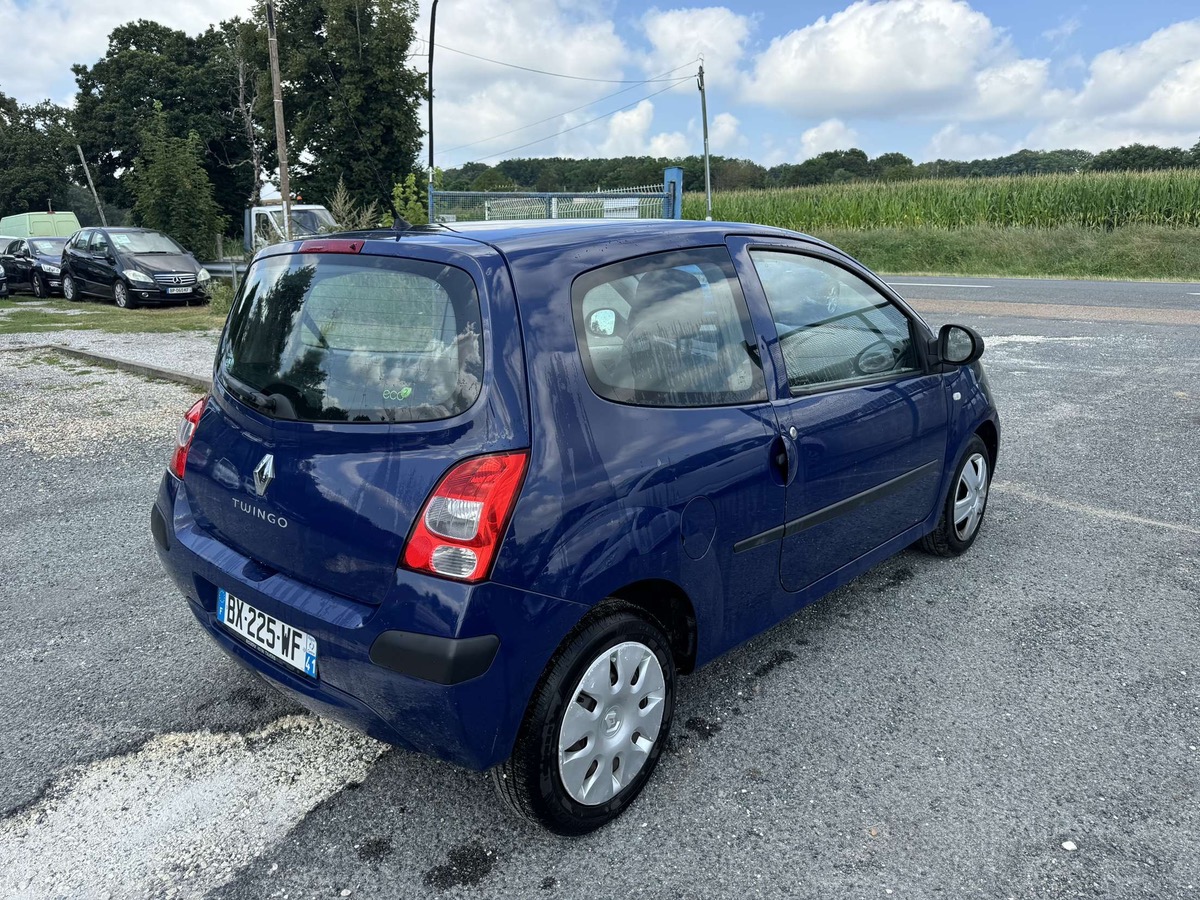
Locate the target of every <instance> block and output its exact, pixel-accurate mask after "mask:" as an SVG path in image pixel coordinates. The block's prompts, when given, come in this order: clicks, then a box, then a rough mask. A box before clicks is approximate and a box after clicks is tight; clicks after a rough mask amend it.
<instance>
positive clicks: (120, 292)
mask: <svg viewBox="0 0 1200 900" xmlns="http://www.w3.org/2000/svg"><path fill="white" fill-rule="evenodd" d="M113 302H114V303H116V304H117V306H119V307H120V308H121V309H133V308H135V307H136V306H137V304H136V303H134V301H133V299H132V298H131V297H130V296H129V288H127V287H126V286H125V282H123V281H117V282H114V283H113Z"/></svg>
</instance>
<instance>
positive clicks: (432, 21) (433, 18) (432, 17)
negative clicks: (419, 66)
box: [428, 0, 438, 224]
mask: <svg viewBox="0 0 1200 900" xmlns="http://www.w3.org/2000/svg"><path fill="white" fill-rule="evenodd" d="M437 5H438V0H433V9H432V11H430V13H429V116H428V119H429V222H430V224H433V35H434V28H435V27H436V25H437Z"/></svg>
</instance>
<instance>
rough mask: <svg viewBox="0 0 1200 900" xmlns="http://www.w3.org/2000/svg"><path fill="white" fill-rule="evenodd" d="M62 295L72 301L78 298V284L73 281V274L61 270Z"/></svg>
mask: <svg viewBox="0 0 1200 900" xmlns="http://www.w3.org/2000/svg"><path fill="white" fill-rule="evenodd" d="M62 287H63V296H64V297H66V298H67V299H68V300H70V301H72V302H74V301H76V300H79V299H80V296H79V285H78V284H76V282H75V276H74V275H72V274H71V273H70V272H63V285H62Z"/></svg>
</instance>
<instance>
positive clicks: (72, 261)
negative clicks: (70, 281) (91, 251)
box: [63, 229, 92, 291]
mask: <svg viewBox="0 0 1200 900" xmlns="http://www.w3.org/2000/svg"><path fill="white" fill-rule="evenodd" d="M91 240H92V232H91V230H90V229H88V230H85V231H80V232H79V233H78V234H76V235H75V236H74V237H73V238H71V240H69V241H68V242H67V246H66V249H65V250H64V251H63V260H64V262H66V263H67V265H68V266H69V267H70V270H71V277H72V278H74V279H75V283H76V285H77V287H78V290H81V291H82V290H86V289H88V263H89V261H90V260H89V259H88V244H89V243H91ZM63 274H64V275H66V274H67V273H66V272H65V271H64V272H63Z"/></svg>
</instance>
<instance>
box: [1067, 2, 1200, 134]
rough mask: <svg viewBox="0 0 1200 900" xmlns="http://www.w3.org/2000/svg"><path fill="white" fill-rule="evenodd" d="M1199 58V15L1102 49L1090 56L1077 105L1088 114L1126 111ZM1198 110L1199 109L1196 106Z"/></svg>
mask: <svg viewBox="0 0 1200 900" xmlns="http://www.w3.org/2000/svg"><path fill="white" fill-rule="evenodd" d="M1197 59H1200V19H1197V20H1193V21H1190V22H1178V23H1176V24H1174V25H1171V26H1170V27H1168V28H1164V29H1162V30H1160V31H1156V32H1155V33H1154V34H1152V35H1151V36H1150V37H1148V38H1147V39H1146V40H1144V41H1142V42H1141V43H1139V44H1134V45H1132V46H1126V47H1116V48H1113V49H1112V50H1106V51H1104V52H1103V53H1101V54H1099V55H1098V56H1097V57H1096V58H1095V59H1093V60H1092V64H1091V66H1090V71H1089V75H1088V80H1087V83H1086V84H1085V85H1084V87H1083V91H1082V92H1081V93H1080V95H1079V97H1078V100H1077V106H1078V107H1079V109H1080V111H1081V112H1084V113H1088V114H1090V115H1102V114H1109V113H1121V112H1127V111H1129V110H1131V109H1133V108H1134V107H1135V106H1137V105H1138V104H1139V103H1141V102H1142V101H1144V100H1146V99H1147V98H1148V97H1149V96H1150V94H1151V93H1153V92H1154V91H1155V89H1156V88H1158V87H1159V86H1160V85H1162V84H1164V83H1165V82H1168V81H1172V80H1177V79H1179V78H1180V77H1182V76H1183V75H1184V74H1185V73H1186V70H1187V68H1188V67H1189V65H1191V64H1193V63H1195V62H1196V60H1197ZM1197 113H1198V114H1200V110H1197Z"/></svg>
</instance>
